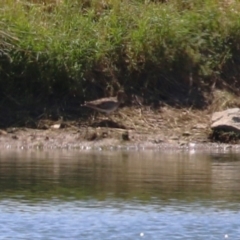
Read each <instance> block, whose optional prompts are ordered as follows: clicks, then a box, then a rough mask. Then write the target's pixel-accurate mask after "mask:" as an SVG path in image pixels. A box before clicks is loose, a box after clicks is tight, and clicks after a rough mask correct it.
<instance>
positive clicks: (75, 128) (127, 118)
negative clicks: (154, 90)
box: [0, 106, 239, 149]
mask: <svg viewBox="0 0 240 240" xmlns="http://www.w3.org/2000/svg"><path fill="white" fill-rule="evenodd" d="M94 115H95V117H89V119H88V120H81V119H79V120H78V121H64V120H59V121H52V120H49V119H42V120H40V121H39V122H38V124H37V126H38V128H36V129H33V128H21V127H18V128H6V129H2V130H0V148H6V149H9V148H11V149H16V148H20V149H32V148H33V149H55V148H57V149H95V148H97V149H118V148H123V149H125V148H126V149H159V148H160V149H170V148H171V149H183V148H186V149H189V148H190V149H192V148H194V149H209V148H210V149H212V148H223V149H227V148H238V147H239V146H238V145H230V144H218V143H213V142H211V140H210V139H209V134H210V133H211V129H210V118H211V113H210V112H209V110H192V109H183V108H181V109H177V108H174V107H169V106H163V107H161V108H158V109H152V108H151V107H124V108H121V109H119V110H118V111H117V112H115V113H113V114H112V115H110V116H109V117H107V116H104V115H101V114H98V113H94V112H93V116H94Z"/></svg>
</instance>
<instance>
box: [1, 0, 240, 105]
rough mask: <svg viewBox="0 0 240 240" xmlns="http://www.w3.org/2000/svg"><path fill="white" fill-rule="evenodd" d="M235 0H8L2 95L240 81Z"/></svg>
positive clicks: (239, 8)
mask: <svg viewBox="0 0 240 240" xmlns="http://www.w3.org/2000/svg"><path fill="white" fill-rule="evenodd" d="M232 2H233V0H231V1H230V0H229V1H227V0H222V1H220V0H195V1H191V0H168V1H150V0H149V1H140V0H139V1H138V0H123V1H118V0H105V1H103V0H102V1H99V0H78V1H77V0H75V1H73V0H65V1H63V0H62V1H40V0H39V1H33V0H32V1H27V0H2V1H1V3H0V51H1V55H0V93H1V96H2V97H1V98H2V102H4V101H5V100H4V99H5V96H8V97H11V98H14V99H16V101H17V102H19V103H21V104H22V105H25V104H27V103H29V102H31V103H32V104H34V103H35V102H36V101H39V102H41V101H45V100H46V99H49V97H50V98H51V97H56V98H58V99H62V98H63V97H65V98H69V97H70V98H71V97H79V98H92V97H94V96H96V95H100V94H101V92H104V91H105V92H106V91H108V92H112V93H113V91H115V90H117V89H118V88H120V87H123V88H125V89H126V90H127V91H128V90H129V91H146V89H147V90H148V91H149V92H151V93H155V94H156V96H162V95H164V96H165V97H166V95H167V94H168V93H169V92H171V91H175V90H178V89H179V86H183V85H185V86H188V87H189V86H198V87H206V86H210V85H212V84H213V82H214V81H217V80H219V79H221V80H223V79H224V81H226V82H228V83H229V81H230V80H231V81H232V79H235V80H236V79H237V76H238V75H239V74H238V71H237V69H238V63H239V57H238V54H239V39H240V14H239V13H240V3H239V1H234V3H232ZM230 69H232V70H233V72H234V74H233V73H231V74H230V75H231V79H230V80H229V79H228V78H227V77H226V76H227V74H228V72H229V71H230ZM231 81H230V83H231ZM238 84H239V82H238V81H235V85H236V86H237V85H238ZM99 92H100V93H99Z"/></svg>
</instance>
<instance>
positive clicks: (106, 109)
mask: <svg viewBox="0 0 240 240" xmlns="http://www.w3.org/2000/svg"><path fill="white" fill-rule="evenodd" d="M124 99H125V93H124V92H123V91H119V92H118V94H117V96H116V97H109V98H100V99H97V100H94V101H89V102H85V103H84V104H82V105H81V106H84V107H88V108H92V109H94V110H97V111H99V112H103V113H106V114H107V115H108V114H110V113H111V112H114V111H115V110H117V109H118V108H119V106H120V104H121V103H123V102H124Z"/></svg>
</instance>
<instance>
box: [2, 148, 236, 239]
mask: <svg viewBox="0 0 240 240" xmlns="http://www.w3.org/2000/svg"><path fill="white" fill-rule="evenodd" d="M239 219H240V154H238V153H231V154H230V153H229V154H224V153H203V152H202V153H200V152H199V153H190V152H177V153H176V152H175V153H174V152H168V153H167V152H160V151H145V152H137V151H133V152H124V151H112V152H111V151H109V152H104V151H102V152H100V151H99V152H97V151H96V152H79V151H46V152H45V151H16V152H1V153H0V240H1V239H44V240H48V239H51V240H52V239H84V240H85V239H86V240H88V239H89V240H90V239H107V240H109V239H120V240H122V239H123V240H125V239H167V240H175V239H189V240H190V239H191V240H192V239H197V240H198V239H199V240H200V239H201V240H202V239H204V240H205V239H213V240H215V239H216V240H219V239H234V240H235V239H240V224H239Z"/></svg>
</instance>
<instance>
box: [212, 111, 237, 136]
mask: <svg viewBox="0 0 240 240" xmlns="http://www.w3.org/2000/svg"><path fill="white" fill-rule="evenodd" d="M211 129H212V130H222V131H226V132H235V133H238V134H240V108H231V109H227V110H225V111H221V112H215V113H213V115H212V119H211Z"/></svg>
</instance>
